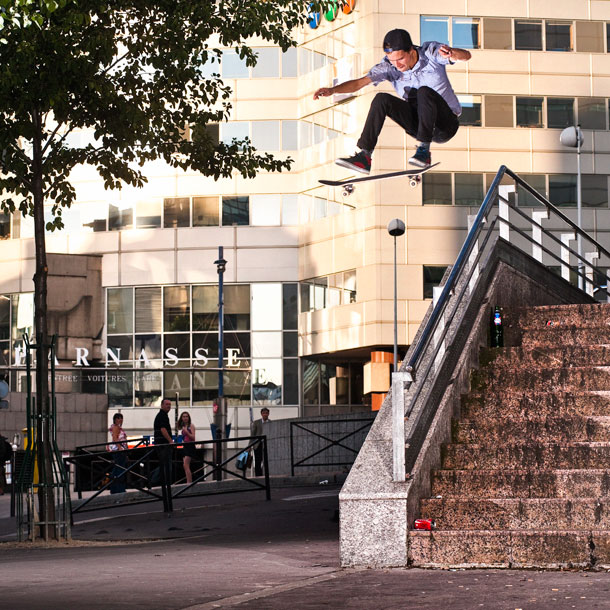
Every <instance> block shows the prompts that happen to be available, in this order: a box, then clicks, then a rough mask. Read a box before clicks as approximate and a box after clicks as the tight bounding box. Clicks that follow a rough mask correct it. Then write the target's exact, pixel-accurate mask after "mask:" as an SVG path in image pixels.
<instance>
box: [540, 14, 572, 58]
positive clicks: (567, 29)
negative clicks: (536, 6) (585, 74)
mask: <svg viewBox="0 0 610 610" xmlns="http://www.w3.org/2000/svg"><path fill="white" fill-rule="evenodd" d="M545 35H546V50H547V51H571V50H572V49H573V45H572V22H571V21H546V22H545Z"/></svg>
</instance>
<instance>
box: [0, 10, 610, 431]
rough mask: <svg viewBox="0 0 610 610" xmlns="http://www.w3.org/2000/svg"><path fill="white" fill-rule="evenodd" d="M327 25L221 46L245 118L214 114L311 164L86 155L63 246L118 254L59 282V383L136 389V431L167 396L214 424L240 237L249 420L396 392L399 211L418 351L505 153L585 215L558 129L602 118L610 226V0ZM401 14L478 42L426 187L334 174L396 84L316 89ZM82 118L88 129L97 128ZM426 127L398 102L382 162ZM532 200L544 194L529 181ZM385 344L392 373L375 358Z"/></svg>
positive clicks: (589, 141) (17, 377) (604, 239)
mask: <svg viewBox="0 0 610 610" xmlns="http://www.w3.org/2000/svg"><path fill="white" fill-rule="evenodd" d="M350 9H351V10H350ZM431 9H433V10H431ZM333 17H334V18H333ZM316 24H317V27H313V26H315V25H316ZM311 26H312V27H305V28H304V30H303V31H300V32H297V33H296V34H295V35H296V37H297V40H298V46H297V48H295V49H291V50H290V51H288V52H286V53H282V52H281V50H280V49H278V48H275V47H269V46H266V45H265V44H264V43H263V42H261V41H256V40H255V41H253V42H252V46H253V47H255V48H256V49H257V50H258V53H259V61H258V64H257V65H256V66H255V67H247V66H246V65H245V64H244V63H243V62H241V61H240V60H239V57H238V56H237V55H236V54H235V52H234V51H232V50H230V49H226V50H225V52H224V53H223V57H222V63H221V64H220V65H218V64H211V65H209V66H206V67H205V68H204V72H206V71H207V72H210V73H211V72H220V74H221V75H222V76H223V78H224V79H225V81H226V82H227V83H229V84H230V85H231V87H232V90H233V98H232V100H231V103H232V105H233V111H232V117H231V120H230V121H229V122H228V123H226V124H222V125H217V126H210V129H212V130H214V131H215V132H217V134H218V138H220V139H222V140H227V141H230V140H231V139H232V138H234V137H243V136H248V137H250V138H251V139H252V141H253V143H254V145H255V147H257V148H258V149H259V150H262V151H269V152H272V153H273V154H275V155H277V156H280V157H287V156H290V157H292V158H293V159H294V164H293V167H292V170H291V171H289V172H283V173H281V174H271V173H261V174H259V175H258V176H257V178H256V179H254V180H245V179H243V178H241V177H240V176H237V175H236V176H234V177H232V178H230V179H221V180H218V181H214V180H212V179H209V178H204V177H202V176H201V175H200V174H199V173H197V172H190V173H185V172H182V171H178V170H175V169H173V168H170V167H168V166H167V165H165V164H164V163H163V162H155V163H149V164H148V165H147V166H146V174H147V176H148V183H147V184H146V186H145V187H144V188H143V189H131V188H124V189H122V190H121V191H105V190H104V188H103V183H102V181H101V180H100V179H99V177H98V176H97V174H96V173H95V171H94V170H92V169H90V168H81V169H79V170H78V171H76V172H74V174H73V176H72V178H73V184H74V186H75V188H76V190H77V195H78V197H77V202H76V204H75V205H74V206H73V207H72V208H71V209H70V210H66V212H65V214H64V217H65V225H66V226H65V229H64V230H62V231H60V232H56V233H50V234H49V235H48V236H47V240H48V241H47V248H48V251H49V252H51V253H57V254H58V255H68V256H69V257H72V258H73V259H74V260H81V259H82V257H94V258H96V260H99V261H100V271H99V288H100V289H99V290H93V289H91V290H89V292H88V293H83V292H82V289H81V288H78V286H80V284H79V283H78V279H74V282H73V283H72V284H70V285H71V286H73V287H72V288H70V289H69V290H68V292H70V291H72V292H73V291H77V294H78V295H80V296H79V299H72V300H70V299H69V298H66V297H65V295H64V294H62V293H64V292H66V290H61V291H60V293H59V294H60V296H56V297H54V299H55V300H54V305H53V308H54V309H53V311H55V312H56V317H57V324H56V328H57V332H58V335H59V338H60V341H59V344H58V350H59V352H60V353H59V354H58V359H59V366H60V367H62V368H65V369H66V370H65V371H61V375H63V377H62V378H61V379H59V380H58V390H59V391H62V392H77V393H81V392H82V393H106V394H107V396H108V402H109V418H111V416H112V413H113V412H115V411H116V410H117V409H120V410H121V411H122V412H123V413H124V415H125V427H126V429H128V430H129V432H130V433H133V434H142V433H145V434H146V433H148V432H149V431H150V428H151V425H152V420H153V417H154V412H155V410H156V408H157V407H158V404H159V401H160V398H161V397H162V396H164V395H167V396H169V397H171V398H172V399H175V400H177V401H178V403H179V406H180V409H183V408H184V409H185V410H189V411H191V414H192V415H193V419H194V421H195V423H196V424H198V426H199V428H200V430H202V437H201V438H207V437H208V436H209V423H211V421H212V418H213V415H212V406H213V402H214V399H215V397H216V395H217V392H218V372H217V371H216V370H215V369H217V367H218V366H219V363H218V357H217V350H218V343H217V342H218V336H217V335H218V333H217V331H218V314H217V301H218V289H217V283H218V275H217V268H216V265H215V260H216V259H217V258H218V247H219V246H223V248H224V258H225V259H226V260H227V267H226V273H225V276H224V281H225V299H224V300H225V320H224V321H225V331H226V333H225V355H224V363H223V364H224V367H225V369H226V370H225V372H224V386H225V395H226V396H227V398H228V405H229V412H228V415H229V421H230V422H231V423H232V426H233V433H236V434H238V435H244V434H246V433H247V431H248V429H249V423H250V418H251V410H252V411H253V412H254V417H258V415H257V412H258V410H260V408H261V407H262V406H268V407H270V408H271V411H272V418H275V419H279V418H285V417H292V416H297V415H316V414H326V413H332V412H341V413H345V412H350V411H358V410H365V409H370V408H371V407H375V406H376V402H378V400H377V401H376V400H375V397H376V394H375V392H376V391H379V390H383V389H384V388H383V384H384V383H387V381H384V380H387V379H389V377H388V375H387V374H386V373H388V374H389V364H388V363H387V362H386V360H387V359H386V358H384V357H381V358H379V352H382V353H383V352H386V353H387V352H391V351H392V343H393V289H392V286H393V239H392V237H391V236H389V235H388V233H387V230H386V227H387V224H388V222H389V221H390V220H391V219H393V218H400V219H401V220H403V221H404V222H405V224H406V227H407V230H406V233H405V235H404V236H403V237H401V238H399V239H398V240H397V246H398V277H399V282H398V299H399V310H398V336H399V344H400V348H401V351H403V352H404V350H405V348H406V347H407V346H408V345H409V344H410V342H411V341H412V340H413V337H414V335H415V333H416V331H417V328H418V326H419V324H420V322H421V320H422V318H423V316H424V314H425V311H426V309H427V308H428V306H429V304H430V301H431V297H432V288H433V287H434V285H436V284H437V283H438V282H439V281H440V278H441V277H442V274H443V273H444V271H445V269H446V267H447V266H448V265H450V264H451V263H452V262H453V261H454V259H455V256H456V254H457V252H458V250H459V248H460V246H461V244H462V241H463V239H464V237H465V235H466V230H467V226H468V216H469V215H470V214H473V213H475V212H476V210H477V209H478V207H479V205H480V203H481V201H482V200H483V197H484V194H485V192H486V188H487V186H488V185H489V184H490V182H491V180H492V179H493V177H494V175H495V173H496V171H497V170H498V168H499V167H500V166H501V165H507V166H508V167H509V168H510V169H512V170H513V171H515V172H516V173H518V174H520V175H522V176H523V177H524V178H525V179H526V180H527V181H528V182H529V183H530V184H531V185H532V186H533V187H535V188H536V189H537V190H539V191H540V192H542V193H543V194H545V195H547V197H548V198H549V199H550V200H551V201H552V202H554V203H556V204H558V205H560V206H562V207H565V211H566V213H567V214H568V215H569V216H570V217H572V218H575V216H576V212H575V206H576V154H575V152H574V150H573V149H566V148H563V147H562V146H561V145H560V143H559V134H560V133H561V130H562V129H563V128H565V127H567V126H570V125H573V124H579V125H580V126H581V128H582V129H583V132H584V137H585V141H584V147H583V151H582V168H583V169H582V171H583V177H582V189H583V190H582V199H583V209H584V212H583V222H584V225H585V228H587V229H588V230H591V231H592V232H593V234H594V236H595V237H596V238H597V239H598V240H599V241H600V242H601V243H602V244H604V245H605V246H606V247H607V248H608V247H610V240H609V239H608V233H607V232H608V228H609V227H610V222H609V221H610V210H609V209H608V173H609V170H610V131H609V122H608V121H609V118H608V109H609V105H608V102H609V99H610V3H609V2H606V1H600V0H569V1H568V0H555V1H554V2H549V1H545V0H519V1H517V2H513V3H506V2H499V1H497V0H491V1H490V0H487V1H485V2H483V1H482V0H467V2H464V3H462V4H460V5H459V6H457V5H456V4H455V3H450V2H445V1H441V2H435V3H434V5H433V6H432V5H431V4H430V3H429V2H422V1H418V0H416V1H409V2H407V1H406V0H357V1H356V2H352V3H351V4H350V6H349V7H348V8H347V9H346V10H345V11H338V13H337V14H336V15H328V18H327V17H326V16H321V18H320V19H319V23H318V20H316V22H314V23H311ZM396 27H402V28H405V29H407V30H408V31H409V32H410V33H411V35H412V38H413V40H414V41H415V43H416V44H417V43H419V42H420V41H422V42H423V41H425V40H438V41H441V42H445V43H448V44H450V45H451V46H455V47H462V48H467V49H469V50H470V51H471V52H472V59H471V60H470V61H469V62H465V63H458V64H455V65H453V66H450V67H448V72H449V76H450V79H451V81H452V83H453V87H454V89H455V91H456V93H457V94H458V97H459V99H460V102H461V104H462V107H463V113H462V117H461V125H462V126H461V128H460V130H459V132H458V133H457V135H456V136H455V137H454V138H453V139H452V140H451V141H449V142H447V143H446V144H442V145H433V148H432V155H433V162H436V161H440V165H439V166H438V167H436V168H435V169H434V170H432V171H431V172H429V173H428V174H426V175H425V176H424V180H423V183H422V185H421V187H418V188H407V186H406V181H405V180H401V179H396V180H387V181H381V182H369V183H366V184H363V185H359V186H357V188H356V189H355V192H354V193H353V194H351V195H350V196H348V197H344V196H343V195H342V192H341V189H339V188H332V187H326V186H321V185H320V184H319V183H318V180H319V179H320V178H330V179H338V178H342V177H347V176H348V173H347V170H344V169H341V168H338V167H336V166H335V165H334V163H333V161H334V159H335V158H336V157H339V156H344V155H346V154H351V153H352V152H353V151H354V149H355V142H356V140H357V139H358V136H359V133H360V129H361V128H362V125H363V123H364V120H365V117H366V113H367V111H368V108H369V105H370V103H371V100H372V99H373V96H374V95H375V94H376V93H377V91H379V90H382V91H391V89H390V87H389V86H385V85H381V86H380V87H378V88H375V87H372V86H370V87H367V88H365V89H363V90H361V91H360V92H358V93H357V94H355V95H343V96H333V97H329V98H323V99H320V100H317V101H314V100H313V92H314V91H315V90H316V89H317V88H319V87H321V86H329V85H331V84H333V83H338V82H342V81H344V80H347V79H349V78H356V77H359V76H362V75H364V74H366V72H367V71H368V69H369V68H370V67H371V66H372V65H374V64H375V63H377V62H378V61H380V59H381V58H382V57H383V50H382V48H381V44H382V41H383V36H384V34H385V32H387V31H388V30H390V29H393V28H396ZM186 136H187V137H188V134H186ZM71 137H72V138H74V142H75V143H81V142H83V141H86V140H87V138H91V137H92V136H91V134H89V133H87V132H86V131H85V132H82V133H75V134H72V136H71ZM414 144H415V143H414V141H413V140H412V139H411V138H410V137H408V136H407V135H406V134H405V133H404V132H403V131H402V130H401V129H400V128H399V127H398V126H397V125H395V124H394V123H392V122H391V121H389V120H388V121H387V123H386V125H385V126H384V129H383V132H382V134H381V137H380V140H379V144H378V147H377V149H376V150H375V154H374V157H373V171H374V172H384V171H396V170H403V169H406V168H407V159H408V158H409V156H411V155H412V154H413V150H414ZM517 203H518V205H519V206H522V207H524V208H528V206H529V207H530V208H531V205H532V204H531V201H530V200H529V199H528V197H527V195H526V194H525V193H523V192H518V193H517ZM0 231H1V232H2V234H3V237H4V238H5V239H4V240H3V241H2V242H0V268H1V269H2V274H0V294H1V295H2V298H1V299H0V331H1V332H0V347H1V348H2V354H3V358H4V361H3V363H2V366H3V367H4V368H5V370H6V371H7V374H8V375H9V377H10V381H11V388H12V390H13V391H22V390H23V387H22V378H23V372H22V364H23V362H22V354H21V353H20V348H21V342H22V339H21V337H22V335H23V333H24V332H30V333H31V332H32V306H33V305H32V296H31V293H32V290H33V283H32V275H33V270H34V249H33V230H32V224H31V222H30V220H29V219H25V218H22V217H19V216H17V215H14V216H13V217H6V218H4V219H3V222H2V225H1V226H0ZM81 262H82V260H81ZM70 264H72V263H70ZM57 265H58V267H57V269H58V271H57V277H58V278H62V279H61V281H62V282H63V281H66V276H67V275H69V276H70V277H73V278H78V277H81V276H82V273H83V272H82V271H78V270H72V271H70V272H65V273H64V272H63V271H60V269H63V268H64V266H65V265H69V264H68V263H67V262H66V260H65V259H61V261H60V260H59V259H58V261H57ZM604 272H605V270H604ZM51 273H53V269H52V268H51ZM79 273H80V274H81V275H80V276H79ZM70 274H72V275H70ZM88 274H89V272H88V271H87V272H85V275H88ZM58 282H59V280H58ZM61 285H63V284H61V282H59V283H58V286H61ZM83 299H84V300H83ZM94 300H97V301H100V302H99V303H98V305H99V307H98V308H97V310H96V308H91V303H92V302H93V301H94ZM87 307H89V309H86V308H87ZM83 311H85V312H87V311H88V312H90V313H83ZM91 311H92V312H93V313H91ZM79 312H80V313H79ZM78 316H81V317H82V316H86V317H85V319H86V320H87V322H88V323H87V324H84V325H83V324H82V323H81V324H80V327H79V330H74V328H73V326H74V325H72V326H71V325H70V323H69V322H70V320H71V319H72V320H75V319H76V318H78ZM76 326H78V324H76ZM70 329H72V330H70ZM62 333H63V334H62ZM371 362H376V363H377V364H382V366H381V369H383V371H385V372H386V373H383V371H382V374H381V375H380V376H379V375H376V374H373V373H371V370H372V369H371V367H370V366H369V363H371ZM106 364H108V365H110V366H112V367H113V371H112V373H110V372H106V371H104V370H103V369H104V367H105V366H106ZM87 367H88V368H87ZM121 368H123V369H124V371H121V372H117V371H116V370H115V369H121ZM378 368H379V367H378ZM233 433H232V434H233Z"/></svg>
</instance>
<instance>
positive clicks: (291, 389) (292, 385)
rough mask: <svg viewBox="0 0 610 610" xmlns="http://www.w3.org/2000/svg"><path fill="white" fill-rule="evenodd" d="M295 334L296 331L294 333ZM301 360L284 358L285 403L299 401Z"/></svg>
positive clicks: (290, 403)
mask: <svg viewBox="0 0 610 610" xmlns="http://www.w3.org/2000/svg"><path fill="white" fill-rule="evenodd" d="M293 334H294V333H293ZM299 387H300V386H299V361H298V360H297V359H296V358H294V359H292V360H284V404H285V405H296V404H298V403H299Z"/></svg>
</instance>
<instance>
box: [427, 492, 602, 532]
mask: <svg viewBox="0 0 610 610" xmlns="http://www.w3.org/2000/svg"><path fill="white" fill-rule="evenodd" d="M420 517H421V518H423V519H432V520H434V521H435V523H436V527H437V529H438V530H482V529H489V530H544V529H562V530H585V531H586V530H589V529H591V528H595V529H605V530H608V529H610V497H606V498H572V499H567V498H525V499H523V498H486V499H474V498H462V497H456V498H430V499H427V500H422V503H421V513H420Z"/></svg>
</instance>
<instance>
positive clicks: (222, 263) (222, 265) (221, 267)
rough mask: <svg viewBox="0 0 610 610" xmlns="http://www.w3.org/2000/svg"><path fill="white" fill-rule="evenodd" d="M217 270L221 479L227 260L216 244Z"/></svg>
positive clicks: (217, 445) (217, 425)
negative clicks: (225, 275) (225, 274)
mask: <svg viewBox="0 0 610 610" xmlns="http://www.w3.org/2000/svg"><path fill="white" fill-rule="evenodd" d="M214 264H215V265H216V269H217V271H218V402H217V404H216V405H215V408H214V424H215V429H216V430H215V431H216V439H215V440H217V441H219V442H217V443H214V449H215V459H214V462H215V465H216V470H215V472H214V480H216V481H220V480H221V479H222V471H221V470H220V464H222V462H223V458H224V456H223V454H224V451H223V447H222V443H221V442H220V440H221V439H223V438H224V437H225V434H226V426H227V409H226V405H225V398H224V378H223V374H224V359H223V356H224V353H223V352H224V347H223V342H224V341H223V339H224V272H225V269H226V268H227V261H226V260H225V259H224V257H223V246H218V260H215V261H214Z"/></svg>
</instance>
